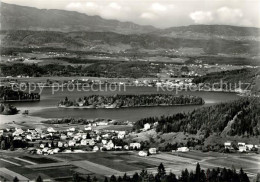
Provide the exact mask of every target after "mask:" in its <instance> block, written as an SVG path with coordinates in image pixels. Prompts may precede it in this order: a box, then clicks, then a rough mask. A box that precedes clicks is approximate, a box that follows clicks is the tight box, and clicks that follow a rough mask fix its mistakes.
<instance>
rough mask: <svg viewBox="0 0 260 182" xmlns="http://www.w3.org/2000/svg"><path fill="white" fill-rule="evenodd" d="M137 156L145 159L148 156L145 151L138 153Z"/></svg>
mask: <svg viewBox="0 0 260 182" xmlns="http://www.w3.org/2000/svg"><path fill="white" fill-rule="evenodd" d="M138 155H139V156H141V157H146V156H148V152H146V151H140V152H139V153H138Z"/></svg>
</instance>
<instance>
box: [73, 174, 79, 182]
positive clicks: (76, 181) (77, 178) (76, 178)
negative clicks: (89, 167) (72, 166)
mask: <svg viewBox="0 0 260 182" xmlns="http://www.w3.org/2000/svg"><path fill="white" fill-rule="evenodd" d="M72 178H73V182H79V181H80V179H79V174H78V173H74V174H73V176H72Z"/></svg>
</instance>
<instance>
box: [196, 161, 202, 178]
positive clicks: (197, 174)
mask: <svg viewBox="0 0 260 182" xmlns="http://www.w3.org/2000/svg"><path fill="white" fill-rule="evenodd" d="M200 173H201V169H200V164H199V163H197V166H196V173H195V180H196V181H197V182H199V181H200Z"/></svg>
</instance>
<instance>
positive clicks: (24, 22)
mask: <svg viewBox="0 0 260 182" xmlns="http://www.w3.org/2000/svg"><path fill="white" fill-rule="evenodd" d="M0 37H1V41H2V46H4V47H22V48H26V47H52V48H66V49H68V50H80V51H89V50H93V51H101V52H120V51H126V52H129V51H131V50H135V51H136V50H138V51H142V50H143V51H144V52H145V51H146V50H163V52H168V53H169V51H175V53H174V54H182V53H180V52H179V53H178V51H179V50H180V49H181V50H183V49H185V50H187V51H188V54H190V52H194V53H195V54H196V55H198V54H199V55H202V54H214V55H216V54H232V55H243V56H247V55H251V56H256V55H258V54H259V48H260V47H259V41H260V29H259V28H254V27H237V26H229V25H190V26H181V27H171V28H166V29H159V28H156V27H153V26H143V25H137V24H135V23H131V22H120V21H118V20H107V19H103V18H101V17H99V16H89V15H86V14H83V13H78V12H75V11H65V10H56V9H50V10H49V9H37V8H33V7H25V6H18V5H13V4H7V3H1V31H0ZM187 51H186V52H187ZM168 53H167V54H168ZM184 54H186V53H184Z"/></svg>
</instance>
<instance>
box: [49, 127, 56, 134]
mask: <svg viewBox="0 0 260 182" xmlns="http://www.w3.org/2000/svg"><path fill="white" fill-rule="evenodd" d="M47 131H48V132H49V133H55V132H56V130H54V129H53V128H52V127H49V128H47Z"/></svg>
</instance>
